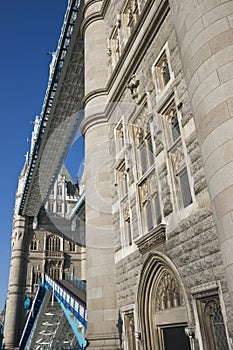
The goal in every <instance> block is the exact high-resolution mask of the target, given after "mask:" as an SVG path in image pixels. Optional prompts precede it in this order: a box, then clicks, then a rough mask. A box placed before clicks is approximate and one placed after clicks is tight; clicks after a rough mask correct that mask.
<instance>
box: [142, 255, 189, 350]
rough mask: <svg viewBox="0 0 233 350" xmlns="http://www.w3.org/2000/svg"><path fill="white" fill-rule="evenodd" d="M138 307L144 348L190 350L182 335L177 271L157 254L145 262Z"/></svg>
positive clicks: (182, 310)
mask: <svg viewBox="0 0 233 350" xmlns="http://www.w3.org/2000/svg"><path fill="white" fill-rule="evenodd" d="M138 308H139V319H140V324H141V331H142V341H143V344H144V348H145V349H146V350H151V349H166V350H180V349H182V350H191V347H190V341H189V338H188V337H187V336H186V334H185V327H186V326H187V321H188V320H187V311H186V307H185V302H184V295H183V289H182V287H181V285H180V282H179V280H178V278H177V275H176V273H174V272H173V270H172V269H171V268H170V267H169V266H167V263H166V261H164V260H163V258H161V257H159V256H157V255H156V256H155V255H154V256H150V257H149V258H148V259H147V261H146V263H145V264H144V267H143V270H142V274H141V280H140V283H139V292H138Z"/></svg>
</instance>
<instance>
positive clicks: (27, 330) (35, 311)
mask: <svg viewBox="0 0 233 350" xmlns="http://www.w3.org/2000/svg"><path fill="white" fill-rule="evenodd" d="M45 293H46V290H45V288H44V287H43V285H39V286H38V289H37V292H36V295H35V298H34V300H33V302H32V307H31V310H30V313H29V315H28V319H27V322H26V325H25V327H24V330H23V334H22V336H21V339H20V342H19V350H22V349H24V348H25V345H26V344H27V341H28V338H29V336H30V334H31V333H32V329H33V328H34V327H35V324H36V319H37V317H38V315H39V310H40V307H41V305H42V303H43V300H44V296H45Z"/></svg>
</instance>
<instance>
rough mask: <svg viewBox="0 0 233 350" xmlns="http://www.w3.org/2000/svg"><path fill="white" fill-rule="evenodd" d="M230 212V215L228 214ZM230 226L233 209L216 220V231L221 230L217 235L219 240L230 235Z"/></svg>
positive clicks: (232, 221)
mask: <svg viewBox="0 0 233 350" xmlns="http://www.w3.org/2000/svg"><path fill="white" fill-rule="evenodd" d="M230 214H231V215H230ZM232 226H233V211H232V212H231V213H227V214H226V215H223V216H222V217H221V218H219V220H218V222H217V227H218V231H219V232H221V235H220V236H219V239H220V242H224V241H225V240H228V239H229V238H231V237H232Z"/></svg>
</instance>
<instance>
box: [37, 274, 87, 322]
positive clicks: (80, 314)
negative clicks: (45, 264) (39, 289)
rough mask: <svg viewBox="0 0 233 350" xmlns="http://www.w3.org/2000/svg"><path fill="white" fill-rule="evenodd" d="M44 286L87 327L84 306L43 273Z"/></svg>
mask: <svg viewBox="0 0 233 350" xmlns="http://www.w3.org/2000/svg"><path fill="white" fill-rule="evenodd" d="M44 286H45V288H46V289H48V290H50V291H52V292H53V293H54V295H55V296H56V298H57V299H59V301H61V302H62V303H63V304H64V306H65V307H66V308H67V309H68V310H69V311H70V312H71V313H72V314H73V315H74V316H75V318H76V319H77V320H78V321H79V322H81V324H82V325H83V326H84V328H85V329H86V328H87V310H86V308H85V307H84V306H83V305H82V304H81V303H79V302H78V301H77V300H75V299H74V298H73V296H71V295H70V294H69V293H68V292H67V291H65V290H64V289H63V288H62V287H61V286H60V285H59V284H58V283H56V282H55V281H54V280H52V278H51V277H49V276H48V275H45V282H44Z"/></svg>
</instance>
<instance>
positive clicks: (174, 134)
mask: <svg viewBox="0 0 233 350" xmlns="http://www.w3.org/2000/svg"><path fill="white" fill-rule="evenodd" d="M171 126H172V137H173V141H174V142H175V141H176V140H177V139H178V137H180V127H179V123H178V118H177V113H176V112H174V115H173V116H172V118H171Z"/></svg>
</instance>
